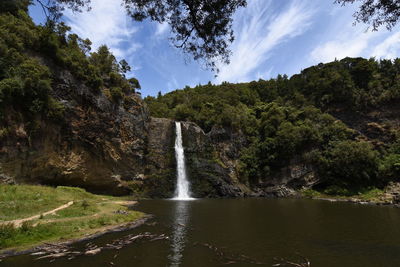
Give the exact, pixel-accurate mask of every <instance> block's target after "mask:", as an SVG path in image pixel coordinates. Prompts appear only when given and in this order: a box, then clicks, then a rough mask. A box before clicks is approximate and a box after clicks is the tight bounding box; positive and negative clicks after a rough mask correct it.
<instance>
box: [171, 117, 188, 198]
mask: <svg viewBox="0 0 400 267" xmlns="http://www.w3.org/2000/svg"><path fill="white" fill-rule="evenodd" d="M175 126H176V139H175V157H176V178H177V183H176V191H175V197H174V199H176V200H190V199H192V198H191V197H190V184H189V181H188V180H187V177H186V166H185V151H184V149H183V145H182V129H181V123H180V122H175Z"/></svg>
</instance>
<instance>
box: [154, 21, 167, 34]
mask: <svg viewBox="0 0 400 267" xmlns="http://www.w3.org/2000/svg"><path fill="white" fill-rule="evenodd" d="M168 30H169V25H168V23H166V22H164V23H158V24H157V28H156V32H155V36H156V37H159V36H163V35H165V34H166V33H167V32H168Z"/></svg>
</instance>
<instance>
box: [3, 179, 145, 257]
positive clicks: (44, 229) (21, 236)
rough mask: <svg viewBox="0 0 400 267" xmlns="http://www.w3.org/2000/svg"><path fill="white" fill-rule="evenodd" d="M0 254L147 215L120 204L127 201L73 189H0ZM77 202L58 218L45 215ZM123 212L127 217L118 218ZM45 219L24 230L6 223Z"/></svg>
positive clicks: (21, 186) (57, 213)
mask: <svg viewBox="0 0 400 267" xmlns="http://www.w3.org/2000/svg"><path fill="white" fill-rule="evenodd" d="M0 192H1V193H0V199H1V204H0V214H1V217H0V218H1V219H2V221H3V224H1V221H0V250H4V249H10V248H13V249H25V248H29V247H32V246H35V245H38V244H40V243H43V242H51V241H60V240H66V239H74V238H79V237H81V236H84V235H87V234H93V233H95V232H98V231H99V230H104V228H105V227H109V226H113V225H119V224H123V223H127V222H133V221H135V220H137V219H139V218H141V217H143V213H140V212H136V211H132V210H129V209H128V208H127V207H125V206H123V205H121V204H119V203H117V201H124V200H126V198H119V197H111V196H103V195H94V194H90V193H88V192H86V191H85V190H83V189H79V188H71V187H57V188H51V187H45V186H28V185H0ZM69 201H74V204H73V205H71V206H69V207H68V208H65V209H63V210H59V211H57V212H56V213H55V214H50V215H46V216H43V215H41V214H42V213H45V212H46V211H49V210H52V209H55V208H57V207H59V206H61V205H64V204H66V203H68V202H69ZM118 210H123V211H126V214H118V213H116V211H118ZM33 215H41V216H40V217H39V219H36V220H32V221H29V222H26V223H24V224H23V225H22V227H18V228H16V227H14V226H13V225H12V224H4V221H10V220H14V219H23V218H27V217H30V216H33Z"/></svg>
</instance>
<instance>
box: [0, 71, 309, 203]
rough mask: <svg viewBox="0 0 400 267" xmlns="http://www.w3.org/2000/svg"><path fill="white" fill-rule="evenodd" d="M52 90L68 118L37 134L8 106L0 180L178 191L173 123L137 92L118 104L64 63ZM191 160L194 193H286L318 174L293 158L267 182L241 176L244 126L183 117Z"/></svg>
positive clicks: (152, 193) (46, 124)
mask: <svg viewBox="0 0 400 267" xmlns="http://www.w3.org/2000/svg"><path fill="white" fill-rule="evenodd" d="M56 73H57V75H56V76H57V77H58V78H57V79H56V80H55V81H54V87H53V96H54V97H55V98H56V99H57V100H58V101H60V102H61V103H62V104H63V105H64V106H65V109H66V110H65V118H64V120H63V121H58V122H54V121H49V120H46V119H41V118H38V120H37V121H39V122H40V125H39V127H38V130H37V131H36V132H35V133H28V131H27V128H28V125H27V123H26V122H24V121H23V120H21V119H20V118H19V115H18V111H17V110H12V109H10V111H9V113H8V114H7V115H8V120H9V121H10V125H14V126H13V128H12V129H11V131H12V134H11V135H9V136H8V137H7V138H3V139H1V140H0V182H3V183H39V184H49V185H68V186H79V187H83V188H86V189H87V190H89V191H92V192H97V193H107V194H114V195H121V194H132V193H133V194H136V195H138V196H149V197H154V198H167V197H172V196H173V194H174V190H175V184H176V177H175V172H176V171H175V169H176V162H175V155H174V142H175V124H174V121H172V120H169V119H159V118H150V117H149V113H148V111H147V109H146V107H145V105H144V103H143V101H142V100H141V98H140V97H139V96H137V95H131V96H130V98H131V100H132V101H133V102H132V101H131V105H130V106H129V107H126V106H125V107H124V105H122V104H115V103H113V102H112V101H111V100H110V99H109V97H107V96H106V94H105V93H102V92H93V91H92V90H91V89H90V88H88V87H86V86H85V85H84V84H81V83H80V82H79V81H77V80H75V79H74V77H73V76H72V75H71V74H70V73H69V72H67V71H65V70H58V72H57V70H56ZM182 126H183V127H182V135H183V142H184V147H185V156H186V165H187V171H188V175H189V180H190V182H191V186H192V191H193V194H194V196H195V197H241V196H271V195H278V196H286V195H290V194H293V193H294V192H295V191H294V189H298V188H301V187H302V186H309V185H311V184H313V183H314V182H315V181H316V178H315V175H314V173H313V171H312V167H310V166H305V165H303V164H302V163H301V162H297V161H296V160H293V162H292V163H291V164H290V165H289V166H287V167H285V168H284V169H282V171H281V173H278V174H276V176H274V177H270V178H269V179H267V181H268V182H267V183H260V184H258V185H255V186H254V185H253V186H252V187H250V186H249V185H245V184H243V183H241V181H240V175H239V158H240V152H241V151H242V149H243V148H245V147H246V138H245V136H244V135H243V134H242V133H240V132H235V131H232V130H231V129H226V128H222V127H213V128H212V130H211V131H210V132H209V133H204V132H203V130H202V129H201V128H200V127H198V126H197V125H196V124H194V123H191V122H183V123H182Z"/></svg>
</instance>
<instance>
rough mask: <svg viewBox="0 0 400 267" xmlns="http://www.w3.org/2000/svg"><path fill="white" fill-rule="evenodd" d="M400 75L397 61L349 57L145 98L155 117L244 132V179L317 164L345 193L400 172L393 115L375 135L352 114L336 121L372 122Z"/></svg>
mask: <svg viewBox="0 0 400 267" xmlns="http://www.w3.org/2000/svg"><path fill="white" fill-rule="evenodd" d="M399 78H400V59H395V60H380V61H377V60H374V59H369V60H368V59H363V58H345V59H343V60H340V61H334V62H331V63H327V64H319V65H317V66H313V67H310V68H308V69H305V70H303V71H302V72H301V73H300V74H297V75H294V76H292V77H291V78H290V79H289V78H288V77H287V76H282V75H279V76H278V77H277V78H275V79H271V80H267V81H265V80H259V81H254V82H250V83H242V84H230V83H226V82H225V83H222V84H221V85H213V84H211V83H209V84H207V85H203V86H201V85H199V86H196V87H195V88H189V87H186V88H185V89H183V90H177V91H174V92H171V93H168V94H166V95H161V94H159V95H158V96H157V97H147V98H146V99H145V101H146V103H147V104H148V106H149V108H150V111H151V115H152V116H155V117H168V118H173V119H176V120H187V121H194V122H196V123H197V124H198V125H200V126H201V127H202V128H203V129H204V130H205V131H210V130H211V128H212V127H215V126H223V127H225V128H229V129H233V130H234V131H239V132H242V133H244V134H245V136H246V138H247V142H248V146H247V147H246V148H244V149H243V150H242V151H241V157H240V164H239V166H240V172H241V175H240V179H241V181H242V182H243V183H245V184H248V185H250V186H256V185H258V184H260V183H268V181H269V180H270V179H271V177H273V176H274V175H275V174H276V173H277V172H278V171H279V170H280V169H281V168H282V167H284V166H286V165H288V164H289V163H290V162H291V161H293V160H297V161H300V162H303V163H305V164H310V165H312V166H313V168H314V169H315V170H316V171H317V173H318V176H319V178H320V183H319V186H320V187H321V188H325V189H329V190H331V192H332V193H334V192H333V191H335V188H336V191H337V193H343V192H344V193H346V192H347V191H349V192H351V191H357V190H360V188H363V187H369V186H384V185H385V184H386V183H387V182H389V181H393V180H396V179H398V178H399V175H400V173H399V166H400V161H399V150H398V146H399V145H398V144H399V141H398V140H399V133H400V131H399V128H398V126H396V125H398V124H396V123H393V120H394V121H396V117H395V116H394V115H393V114H395V113H391V114H392V118H389V119H387V118H380V120H379V116H378V120H377V121H378V122H379V123H377V122H374V123H372V124H369V126H370V127H373V128H374V129H375V130H381V131H382V133H381V134H379V136H378V138H377V139H374V138H370V137H368V134H367V133H366V134H364V133H363V132H362V131H360V129H358V128H357V127H353V126H354V125H352V120H351V119H350V120H346V119H345V118H344V119H343V121H341V120H340V119H338V118H340V117H341V116H342V115H343V117H346V116H350V117H354V118H360V120H364V122H365V123H367V122H368V118H364V117H368V116H370V114H371V113H373V112H374V111H375V112H377V111H381V110H382V109H389V110H390V109H394V110H396V103H397V101H399V100H400V79H399ZM384 112H385V110H384V111H382V112H381V113H384ZM382 116H383V115H382ZM393 117H394V119H393ZM363 118H364V119H363ZM383 136H387V138H386V139H385V140H383V142H381V140H379V138H383ZM342 189H344V190H342ZM349 194H350V193H349Z"/></svg>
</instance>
